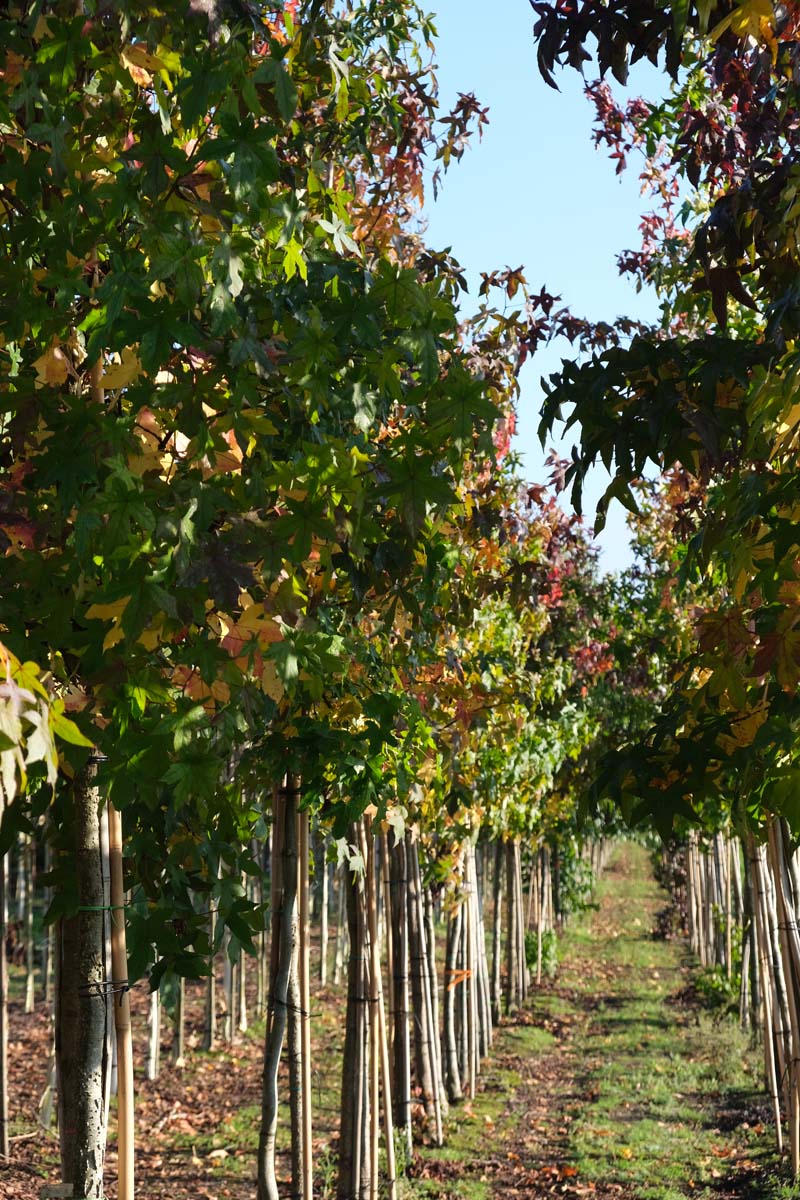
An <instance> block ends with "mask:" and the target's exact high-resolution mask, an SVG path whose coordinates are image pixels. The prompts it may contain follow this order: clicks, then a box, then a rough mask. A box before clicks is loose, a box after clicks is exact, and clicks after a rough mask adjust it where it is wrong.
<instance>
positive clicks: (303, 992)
mask: <svg viewBox="0 0 800 1200" xmlns="http://www.w3.org/2000/svg"><path fill="white" fill-rule="evenodd" d="M297 820H298V823H299V837H298V846H299V863H298V869H299V872H300V879H299V886H298V890H299V894H300V948H299V949H300V1020H301V1026H300V1045H301V1053H302V1092H301V1097H300V1100H301V1121H302V1146H303V1152H302V1164H303V1166H302V1170H303V1179H302V1195H303V1200H311V1197H312V1196H313V1192H314V1164H313V1151H312V1125H311V986H310V985H311V960H310V940H311V939H310V936H309V932H310V931H309V904H308V872H309V857H308V810H307V809H305V810H304V811H303V812H301V813H299V814H298V817H297Z"/></svg>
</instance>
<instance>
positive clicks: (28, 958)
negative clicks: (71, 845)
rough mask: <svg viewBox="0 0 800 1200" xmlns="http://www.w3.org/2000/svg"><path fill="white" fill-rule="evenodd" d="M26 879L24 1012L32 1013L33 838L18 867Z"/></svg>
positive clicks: (34, 880) (34, 892) (27, 842)
mask: <svg viewBox="0 0 800 1200" xmlns="http://www.w3.org/2000/svg"><path fill="white" fill-rule="evenodd" d="M23 863H24V867H25V875H26V877H27V900H28V902H27V904H26V906H25V1012H26V1013H32V1012H33V1011H34V1008H35V1005H36V947H35V945H34V941H33V898H34V896H35V895H36V847H35V845H34V841H33V838H32V837H30V836H28V837H26V838H25V841H24V843H23V849H22V857H21V860H20V867H22V866H23Z"/></svg>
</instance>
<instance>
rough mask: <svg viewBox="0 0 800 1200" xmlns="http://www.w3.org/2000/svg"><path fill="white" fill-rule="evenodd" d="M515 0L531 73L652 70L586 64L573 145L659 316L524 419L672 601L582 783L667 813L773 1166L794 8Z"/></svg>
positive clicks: (787, 809)
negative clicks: (661, 89)
mask: <svg viewBox="0 0 800 1200" xmlns="http://www.w3.org/2000/svg"><path fill="white" fill-rule="evenodd" d="M533 8H534V10H535V12H536V38H537V52H538V61H539V67H540V69H541V71H542V73H543V75H544V78H545V79H546V80H547V81H548V82H549V83H551V84H555V83H556V73H557V70H558V69H559V68H560V67H573V68H580V69H584V68H585V65H586V64H588V63H589V62H593V64H594V63H596V65H597V67H598V68H599V73H600V75H601V77H606V76H608V75H611V76H613V77H614V78H615V79H616V80H617V81H618V82H619V83H620V84H624V83H625V82H626V81H627V78H628V70H629V66H630V65H631V64H633V63H635V62H636V61H637V60H639V59H646V60H649V61H650V62H652V63H653V64H657V65H659V66H660V67H662V68H663V70H664V78H665V79H667V78H670V79H671V81H672V84H671V87H670V89H669V94H668V95H667V96H666V98H656V99H655V100H649V99H635V100H627V101H625V102H619V101H618V100H616V99H615V97H614V93H613V88H612V86H610V85H609V83H608V80H607V78H601V80H600V81H598V82H596V83H593V84H591V85H590V86H589V88H588V89H587V91H588V94H589V97H590V99H591V101H592V103H593V106H594V109H595V114H596V124H595V141H596V143H597V144H598V145H600V146H605V147H606V148H607V149H608V151H609V153H610V155H611V157H612V158H613V159H614V161H615V162H616V164H617V170H618V171H622V170H624V169H626V167H627V166H628V165H629V163H630V161H631V160H633V161H638V163H639V173H640V177H641V181H642V185H643V190H644V191H645V192H646V193H647V194H648V196H649V197H650V198H651V200H652V202H653V208H652V211H650V212H648V213H646V214H645V215H644V216H643V219H642V224H641V232H642V244H641V246H640V247H638V248H636V249H634V250H631V251H628V252H625V253H623V254H622V255H621V256H620V259H619V267H620V270H621V271H622V272H623V273H626V274H629V275H631V276H632V277H633V278H634V279H635V280H636V281H637V283H638V284H640V285H644V284H647V285H654V286H655V287H656V289H657V291H658V294H659V296H660V299H661V302H662V319H661V320H660V321H659V322H658V323H657V324H655V325H654V326H652V327H646V326H642V325H639V326H638V327H637V328H635V329H631V328H630V327H627V328H625V329H623V328H622V327H621V326H620V325H619V323H617V325H616V326H614V325H612V324H611V323H609V324H608V325H605V326H602V327H596V328H595V329H594V330H593V337H594V343H593V345H592V350H591V354H590V355H587V356H585V357H584V358H583V359H573V360H571V361H565V363H564V364H563V368H562V370H561V371H559V372H557V373H556V374H555V375H553V376H552V377H551V378H550V380H549V381H548V382H547V384H546V391H547V398H546V401H545V405H544V410H543V423H542V429H543V431H547V430H549V429H551V428H552V427H553V423H554V421H555V420H557V418H558V416H559V412H560V411H562V406H563V405H565V404H569V405H570V406H572V407H571V408H570V410H569V420H570V422H571V424H572V425H574V427H575V429H576V431H577V433H578V445H577V446H576V448H575V451H574V456H573V462H572V464H571V465H570V467H569V469H568V471H567V473H566V478H565V482H566V483H567V484H572V486H573V497H574V499H575V501H576V503H577V505H578V506H580V498H581V488H582V484H583V481H584V479H585V476H586V472H587V470H588V469H589V468H590V466H591V464H593V463H595V462H602V463H603V464H604V465H605V467H606V468H607V469H608V471H609V472H610V474H611V482H610V484H609V488H608V491H607V494H606V496H605V497H604V499H603V501H602V502H601V505H600V512H599V519H600V522H602V520H603V519H604V513H605V509H606V507H607V504H608V502H609V501H610V500H612V499H614V498H616V499H619V500H621V501H622V502H623V503H624V504H626V505H627V506H628V507H630V508H631V509H636V508H639V510H640V511H642V510H644V511H645V513H646V520H645V525H646V528H647V530H648V532H647V534H646V541H647V545H648V551H647V561H649V563H650V566H651V578H653V579H660V581H661V586H662V588H663V597H664V603H665V604H668V605H670V606H675V605H676V601H677V604H678V606H679V607H680V608H681V609H682V610H683V611H684V613H685V618H686V620H685V625H686V633H687V636H686V637H685V638H684V641H683V645H682V648H681V646H680V644H679V643H674V649H675V650H676V653H675V657H674V659H673V661H672V662H671V663H670V664H669V671H668V680H667V687H666V689H665V697H664V703H663V706H662V709H661V712H660V715H659V717H658V719H657V721H656V722H654V724H653V726H652V728H651V730H650V732H649V734H648V735H647V736H645V737H644V738H640V739H639V740H638V741H637V742H636V743H633V742H631V743H629V744H628V745H627V746H626V747H623V748H622V749H621V751H620V752H619V753H618V754H616V755H615V756H614V757H613V758H612V757H607V758H606V759H605V761H604V762H603V763H602V764H601V767H600V771H599V775H598V785H599V791H600V792H601V793H602V794H605V795H607V796H609V797H612V798H613V799H614V800H615V801H616V803H617V804H618V805H619V806H620V807H621V808H622V811H623V812H625V813H626V814H627V815H628V816H629V817H630V818H631V819H636V818H645V819H652V820H654V821H655V822H656V823H657V825H658V827H659V828H660V829H661V830H662V831H663V832H664V834H665V835H669V834H670V833H671V832H675V833H676V834H677V835H678V839H679V840H678V842H677V843H676V844H674V846H673V848H674V851H675V853H674V856H673V859H672V861H671V867H670V870H669V871H668V874H670V875H671V877H672V880H673V883H674V886H675V890H676V893H677V895H678V896H679V898H680V901H681V903H682V904H683V905H684V906H685V916H686V919H687V921H688V926H689V932H690V936H691V941H692V946H693V948H694V950H695V951H696V953H697V954H698V956H699V958H700V959H701V962H702V963H703V964H704V965H706V966H707V967H708V968H709V969H710V970H711V971H712V976H714V973H716V975H715V977H716V985H717V986H718V988H719V989H720V990H721V991H722V992H723V994H724V993H725V986H724V985H725V984H726V982H727V988H728V994H729V995H730V996H731V997H732V998H733V999H738V1006H739V1010H740V1014H741V1018H742V1021H743V1022H744V1023H745V1024H749V1025H751V1026H752V1027H753V1028H754V1030H756V1031H757V1032H758V1033H760V1034H761V1035H762V1037H763V1046H764V1062H765V1080H766V1086H767V1090H768V1092H769V1095H770V1097H771V1099H772V1105H773V1110H774V1115H775V1123H776V1131H777V1139H778V1145H779V1146H781V1145H782V1143H783V1127H784V1126H785V1128H786V1130H787V1131H788V1139H787V1140H788V1148H789V1150H790V1155H791V1164H792V1170H793V1173H794V1175H795V1176H796V1175H797V1174H798V1171H799V1170H800V1091H798V1078H797V1048H798V1045H800V1042H798V1037H799V1036H800V1023H798V1011H800V1009H799V1007H798V998H799V997H800V950H799V949H798V944H797V928H798V924H797V922H798V911H799V909H798V905H799V903H800V874H799V873H798V842H799V841H800V811H799V810H798V804H797V797H798V788H797V784H798V750H797V745H798V742H797V729H798V719H799V718H800V710H799V709H798V704H797V689H798V683H800V608H799V607H798V602H799V598H800V590H798V589H799V584H800V576H798V570H800V539H799V538H798V532H797V530H798V525H797V515H798V512H800V507H798V501H799V500H800V471H799V470H798V449H799V448H800V443H799V442H798V428H799V427H800V426H799V424H798V423H799V422H800V405H798V401H797V380H798V373H797V364H798V359H797V353H798V351H797V337H798V330H799V329H800V325H799V324H798V314H799V313H800V309H799V308H798V305H799V304H800V292H799V291H798V266H799V265H800V263H799V262H798V238H797V229H798V218H800V206H798V202H797V187H798V153H800V142H799V141H798V138H799V137H800V134H799V132H798V130H799V129H800V126H799V125H798V120H797V116H798V66H799V65H800V9H798V6H797V5H796V4H794V3H788V4H773V3H772V2H771V0H744V2H743V3H733V4H732V3H729V2H727V0H726V2H722V3H715V2H713V0H712V2H711V3H700V2H699V0H698V2H697V3H692V2H690V3H688V4H684V3H681V4H677V3H676V4H673V5H661V4H649V3H645V4H638V3H637V4H635V5H628V4H626V3H622V4H619V5H613V6H612V5H609V6H606V5H603V4H599V3H594V2H593V0H580V2H579V3H576V4H568V5H553V6H551V5H548V4H545V3H542V4H540V3H536V2H534V3H533ZM620 334H624V336H622V337H621V336H619V335H620ZM563 411H565V412H566V410H563ZM653 474H657V475H658V476H659V477H660V480H661V482H660V483H659V484H658V485H646V484H644V483H643V482H642V477H643V476H645V475H651V476H652V475H653ZM643 499H644V504H642V500H643Z"/></svg>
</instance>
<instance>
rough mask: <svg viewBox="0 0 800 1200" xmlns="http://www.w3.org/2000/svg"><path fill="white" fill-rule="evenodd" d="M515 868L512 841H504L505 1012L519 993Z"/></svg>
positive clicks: (509, 1009)
mask: <svg viewBox="0 0 800 1200" xmlns="http://www.w3.org/2000/svg"><path fill="white" fill-rule="evenodd" d="M516 882H517V869H516V861H515V858H514V842H513V841H508V842H506V1012H507V1013H511V1012H513V1011H514V1010H515V1009H516V1008H517V1001H518V995H519V971H518V965H519V954H518V951H519V946H518V931H517V915H518V909H517V888H516Z"/></svg>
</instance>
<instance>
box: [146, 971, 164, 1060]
mask: <svg viewBox="0 0 800 1200" xmlns="http://www.w3.org/2000/svg"><path fill="white" fill-rule="evenodd" d="M149 1026H150V1032H149V1037H148V1049H147V1078H148V1079H149V1080H151V1081H152V1080H155V1079H158V1076H159V1073H160V1071H161V994H160V992H159V991H158V988H156V990H155V991H154V992H151V994H150V1014H149Z"/></svg>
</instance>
